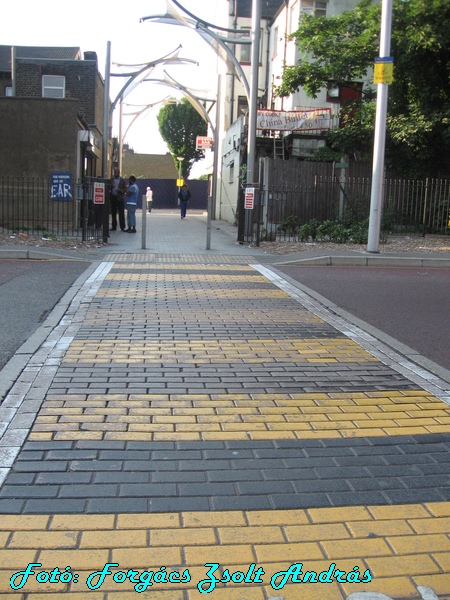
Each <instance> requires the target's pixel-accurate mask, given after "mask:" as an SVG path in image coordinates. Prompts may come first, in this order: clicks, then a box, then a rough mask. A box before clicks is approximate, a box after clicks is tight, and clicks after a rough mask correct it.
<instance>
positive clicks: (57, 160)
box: [0, 46, 104, 181]
mask: <svg viewBox="0 0 450 600" xmlns="http://www.w3.org/2000/svg"><path fill="white" fill-rule="evenodd" d="M103 93H104V81H103V79H102V77H101V75H100V73H99V71H98V66H97V55H96V54H95V52H85V53H84V56H82V54H81V51H80V48H51V47H26V46H16V47H13V48H12V47H10V46H0V133H1V138H2V140H4V141H5V140H7V143H3V144H2V146H1V148H0V160H1V164H2V166H3V173H4V174H5V175H6V174H7V175H17V176H33V177H48V176H49V175H50V174H51V173H53V172H55V171H57V172H58V171H65V172H69V173H71V175H72V178H73V181H78V180H80V178H81V177H82V176H83V175H100V174H101V172H102V165H101V159H102V123H103Z"/></svg>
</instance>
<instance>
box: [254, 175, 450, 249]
mask: <svg viewBox="0 0 450 600" xmlns="http://www.w3.org/2000/svg"><path fill="white" fill-rule="evenodd" d="M370 197H371V179H370V178H364V177H347V178H344V177H336V176H317V175H316V176H314V177H313V178H312V179H310V180H309V181H305V182H303V183H298V184H296V185H288V184H280V183H279V182H278V183H276V184H272V185H270V184H269V185H266V186H263V187H262V190H261V194H260V202H261V206H260V207H257V210H255V211H254V213H253V216H252V220H253V233H252V235H253V237H254V236H256V237H258V236H259V239H271V240H274V239H296V231H297V229H298V226H299V225H302V224H304V223H308V222H309V221H311V220H316V221H319V222H323V221H327V220H330V221H334V222H339V223H343V224H347V225H348V224H355V223H357V222H359V221H363V220H364V219H367V218H368V217H369V213H370ZM383 198H384V204H383V217H382V227H383V229H384V230H385V231H386V232H391V233H396V234H416V235H420V234H421V235H425V234H428V233H434V234H444V235H445V234H449V233H450V181H449V180H446V179H426V180H424V181H416V180H400V179H386V180H385V182H384V190H383Z"/></svg>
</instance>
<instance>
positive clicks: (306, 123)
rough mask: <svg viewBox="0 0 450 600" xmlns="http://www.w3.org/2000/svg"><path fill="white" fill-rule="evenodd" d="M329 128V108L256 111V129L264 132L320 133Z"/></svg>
mask: <svg viewBox="0 0 450 600" xmlns="http://www.w3.org/2000/svg"><path fill="white" fill-rule="evenodd" d="M330 127H331V109H330V108H306V109H304V110H290V111H287V110H258V112H257V116H256V128H257V129H264V130H266V131H318V130H319V131H322V130H325V129H330Z"/></svg>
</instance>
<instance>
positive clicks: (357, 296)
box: [278, 266, 450, 370]
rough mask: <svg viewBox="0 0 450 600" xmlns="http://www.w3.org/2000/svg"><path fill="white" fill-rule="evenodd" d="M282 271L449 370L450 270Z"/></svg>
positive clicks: (294, 267) (282, 268)
mask: <svg viewBox="0 0 450 600" xmlns="http://www.w3.org/2000/svg"><path fill="white" fill-rule="evenodd" d="M278 270H279V271H281V272H282V273H285V274H286V275H289V276H290V277H292V278H293V279H294V280H295V281H297V282H299V283H301V284H302V285H304V286H306V287H307V288H309V289H311V290H313V291H315V292H317V293H318V294H320V295H321V296H323V297H325V298H326V299H327V300H329V301H331V302H333V303H334V304H336V305H337V306H339V307H340V308H342V309H344V310H345V311H347V312H349V313H351V314H352V315H354V316H355V317H357V318H358V319H361V320H362V321H365V322H366V323H369V324H370V325H372V326H373V327H376V328H377V329H379V330H381V331H382V332H384V333H386V334H388V335H389V336H391V337H393V338H395V339H396V340H398V341H400V342H402V343H403V344H406V345H407V346H409V347H410V348H412V349H414V350H416V351H417V352H418V353H419V354H421V355H422V356H424V357H425V358H428V359H430V360H432V361H433V362H435V363H436V364H438V365H440V366H441V367H444V368H445V369H448V370H450V350H449V348H450V343H449V342H450V324H449V322H450V269H432V268H412V267H409V268H404V267H403V268H394V267H383V268H382V267H326V266H323V267H312V266H304V267H301V266H289V267H287V266H283V267H278Z"/></svg>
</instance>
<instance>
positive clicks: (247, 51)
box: [239, 27, 264, 64]
mask: <svg viewBox="0 0 450 600" xmlns="http://www.w3.org/2000/svg"><path fill="white" fill-rule="evenodd" d="M241 30H242V32H243V33H244V32H245V34H244V35H243V36H242V37H243V38H244V39H250V33H251V29H250V27H241ZM263 35H264V32H263V30H262V29H260V31H259V62H260V63H261V58H262V47H263ZM239 62H241V63H249V64H250V63H251V62H252V44H242V45H241V46H240V53H239Z"/></svg>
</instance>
